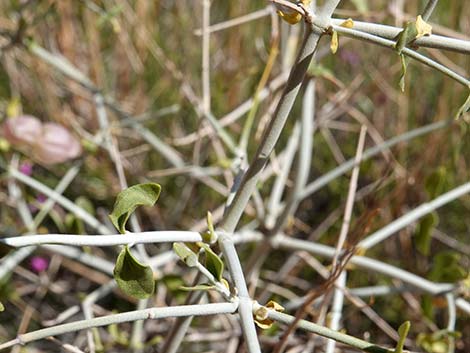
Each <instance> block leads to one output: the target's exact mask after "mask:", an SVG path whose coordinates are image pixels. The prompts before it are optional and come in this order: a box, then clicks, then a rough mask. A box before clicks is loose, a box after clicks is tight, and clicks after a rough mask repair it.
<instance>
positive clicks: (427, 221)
mask: <svg viewBox="0 0 470 353" xmlns="http://www.w3.org/2000/svg"><path fill="white" fill-rule="evenodd" d="M438 221H439V218H438V216H437V213H436V212H432V213H430V214H427V215H426V216H424V217H423V218H421V220H420V222H419V224H418V227H417V229H416V234H415V243H416V247H417V249H418V250H419V252H420V253H422V254H423V255H425V256H428V255H429V251H430V250H431V233H432V230H433V229H434V227H435V226H436V225H437V223H438Z"/></svg>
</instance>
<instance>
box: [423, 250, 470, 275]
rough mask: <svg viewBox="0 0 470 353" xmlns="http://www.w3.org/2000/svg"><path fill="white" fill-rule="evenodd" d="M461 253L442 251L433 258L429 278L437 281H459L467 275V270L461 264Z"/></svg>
mask: <svg viewBox="0 0 470 353" xmlns="http://www.w3.org/2000/svg"><path fill="white" fill-rule="evenodd" d="M460 259H461V255H460V254H459V253H457V252H455V251H452V250H448V251H441V252H440V253H438V254H437V255H435V256H434V258H433V266H432V270H431V272H430V273H429V279H430V280H432V281H435V282H451V283H454V282H457V281H460V280H462V279H464V278H465V277H466V276H467V271H466V269H465V268H463V267H462V266H461V265H460Z"/></svg>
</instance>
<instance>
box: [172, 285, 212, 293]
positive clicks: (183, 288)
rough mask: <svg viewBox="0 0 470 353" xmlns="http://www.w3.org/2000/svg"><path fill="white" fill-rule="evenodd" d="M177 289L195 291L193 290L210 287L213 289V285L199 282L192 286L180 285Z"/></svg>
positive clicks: (209, 288)
mask: <svg viewBox="0 0 470 353" xmlns="http://www.w3.org/2000/svg"><path fill="white" fill-rule="evenodd" d="M179 289H181V290H184V291H187V292H191V291H195V290H211V289H215V286H214V285H212V284H209V283H201V284H198V285H196V286H193V287H185V286H181V287H179Z"/></svg>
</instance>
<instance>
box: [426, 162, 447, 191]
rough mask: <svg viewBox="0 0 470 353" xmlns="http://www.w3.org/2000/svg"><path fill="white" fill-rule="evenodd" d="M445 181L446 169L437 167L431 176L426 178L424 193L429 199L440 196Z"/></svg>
mask: <svg viewBox="0 0 470 353" xmlns="http://www.w3.org/2000/svg"><path fill="white" fill-rule="evenodd" d="M445 181H446V169H445V167H439V168H438V169H437V170H435V171H434V172H433V173H432V174H431V175H429V176H428V177H427V178H426V181H425V183H424V186H425V188H426V192H427V193H428V195H429V197H430V198H431V199H434V198H435V197H437V196H439V195H440V194H442V192H443V190H444V186H445Z"/></svg>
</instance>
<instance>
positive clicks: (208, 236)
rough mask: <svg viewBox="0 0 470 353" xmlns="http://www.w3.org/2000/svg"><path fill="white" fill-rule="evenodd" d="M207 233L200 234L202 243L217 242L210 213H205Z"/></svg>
mask: <svg viewBox="0 0 470 353" xmlns="http://www.w3.org/2000/svg"><path fill="white" fill-rule="evenodd" d="M207 229H208V230H207V231H205V232H203V233H201V237H202V240H203V241H204V243H209V244H213V243H215V242H216V241H217V234H216V233H215V229H214V223H213V222H212V213H210V212H209V211H207Z"/></svg>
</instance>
